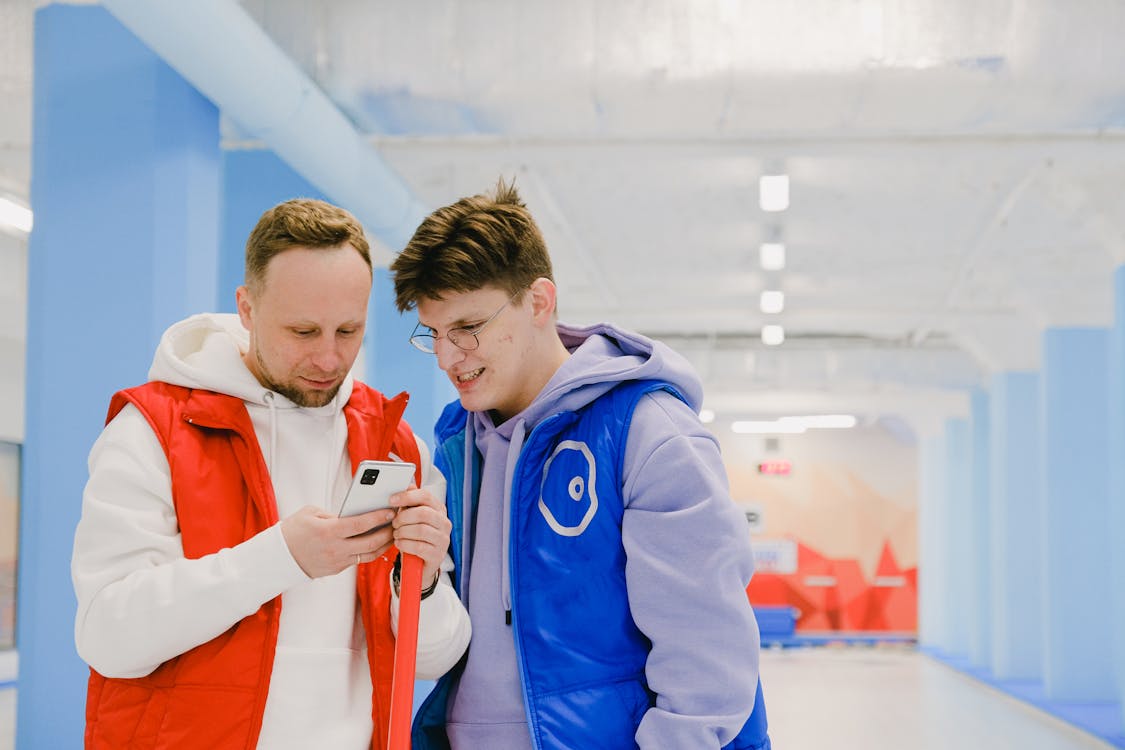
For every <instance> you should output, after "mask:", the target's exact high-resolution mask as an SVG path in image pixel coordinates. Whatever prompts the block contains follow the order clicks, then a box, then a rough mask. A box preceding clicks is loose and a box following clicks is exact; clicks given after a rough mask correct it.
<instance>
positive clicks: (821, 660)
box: [761, 646, 1112, 750]
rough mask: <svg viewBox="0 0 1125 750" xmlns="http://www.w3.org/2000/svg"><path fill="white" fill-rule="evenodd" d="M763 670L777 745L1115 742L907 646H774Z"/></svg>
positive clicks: (1034, 747) (787, 749)
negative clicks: (1083, 729)
mask: <svg viewBox="0 0 1125 750" xmlns="http://www.w3.org/2000/svg"><path fill="white" fill-rule="evenodd" d="M761 671H762V686H763V689H764V690H765V693H766V709H767V715H768V716H769V721H770V734H771V736H772V738H773V744H774V747H775V748H776V749H777V750H814V749H820V748H857V749H859V748H862V749H863V750H892V749H894V750H905V749H906V748H909V750H939V749H940V750H948V749H949V748H958V750H975V749H976V748H981V749H982V750H984V749H985V748H987V749H988V750H1006V749H1007V748H1020V750H1080V749H1086V748H1089V749H1091V750H1093V749H1094V748H1111V747H1112V745H1109V744H1108V743H1106V742H1103V741H1101V740H1099V739H1097V738H1095V737H1093V736H1092V735H1089V734H1086V733H1085V732H1082V731H1080V730H1078V729H1075V728H1073V727H1072V726H1070V725H1069V724H1065V723H1063V722H1061V721H1059V720H1057V719H1055V718H1054V717H1052V716H1050V715H1048V714H1046V713H1043V712H1042V711H1039V710H1038V709H1035V708H1033V707H1031V706H1029V705H1027V704H1025V703H1022V702H1021V701H1018V700H1016V699H1014V698H1012V697H1010V696H1008V695H1006V694H1004V693H1001V692H999V691H997V690H994V689H993V688H991V687H988V686H986V685H984V684H983V683H981V682H978V681H977V680H974V679H972V678H971V677H968V676H966V675H963V674H961V673H960V672H957V671H955V670H953V669H951V668H949V667H947V666H945V665H944V664H941V663H939V662H937V661H934V660H933V659H931V658H930V657H928V656H924V655H922V654H919V653H917V652H916V651H914V650H913V648H912V647H908V646H894V647H853V648H834V647H823V648H803V649H785V650H767V651H765V652H763V654H762V666H761Z"/></svg>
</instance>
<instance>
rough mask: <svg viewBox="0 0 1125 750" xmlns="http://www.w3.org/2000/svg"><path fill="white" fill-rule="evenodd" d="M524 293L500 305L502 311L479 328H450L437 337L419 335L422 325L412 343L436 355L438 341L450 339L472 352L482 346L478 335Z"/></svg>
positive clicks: (490, 317) (416, 330) (414, 334)
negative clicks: (435, 346) (435, 349)
mask: <svg viewBox="0 0 1125 750" xmlns="http://www.w3.org/2000/svg"><path fill="white" fill-rule="evenodd" d="M522 293H523V289H520V290H519V291H518V292H516V293H515V294H513V295H512V296H511V297H509V298H508V301H507V302H505V303H504V304H502V305H500V309H499V310H497V311H496V312H494V313H492V314H491V315H489V316H488V320H486V321H484V322H483V323H481V324H480V325H478V326H475V327H473V328H464V327H462V328H450V329H449V331H448V332H447V333H446V334H445V335H444V336H435V335H433V334H432V333H419V329H421V328H424V326H423V325H422V324H421V323H418V325H416V326H414V333H412V334H410V343H411V344H413V345H414V347H415V348H416V349H420V350H422V351H424V352H426V353H427V354H433V353H434V345H435V344H437V341H438V339H443V338H444V339H448V340H449V343H451V344H453V345H454V346H455V347H457V348H458V349H460V350H462V351H466V352H471V351H473V350H474V349H476V348H477V347H478V346H480V339H478V338H477V335H478V334H479V333H480V332H481V331H483V330H484V327H485V326H486V325H488V324H489V323H491V322H492V321H493V320H495V319H496V316H497V315H499V314H500V313H502V312H504V308H505V307H507V306H508V305H510V304H512V302H513V301H515V299H516V297H518V296H520V294H522Z"/></svg>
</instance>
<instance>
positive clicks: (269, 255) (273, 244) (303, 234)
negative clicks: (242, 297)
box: [246, 198, 371, 290]
mask: <svg viewBox="0 0 1125 750" xmlns="http://www.w3.org/2000/svg"><path fill="white" fill-rule="evenodd" d="M345 242H346V243H348V244H350V245H351V246H352V247H354V248H355V249H356V252H358V253H359V255H360V257H362V258H363V260H364V261H365V262H366V263H367V267H368V269H370V268H371V247H370V245H368V243H367V237H366V236H365V235H364V233H363V226H362V225H361V224H360V223H359V220H358V219H356V218H355V217H354V216H352V215H351V214H350V213H348V212H347V211H345V210H344V209H342V208H340V207H339V206H333V205H332V204H331V203H326V202H324V201H321V200H315V199H312V198H294V199H293V200H288V201H285V202H284V203H279V204H277V205H276V206H274V207H273V208H271V209H270V210H268V211H266V212H265V213H264V214H262V218H260V219H258V223H257V225H256V226H255V227H254V231H252V232H250V237H249V238H247V240H246V286H248V287H250V289H252V290H253V289H258V288H260V287H261V284H262V283H263V282H264V281H265V278H266V268H267V267H268V266H269V263H270V261H271V260H273V257H274V256H275V255H278V254H279V253H282V252H285V251H286V250H289V249H291V248H294V247H313V248H321V247H336V246H338V245H342V244H343V243H345Z"/></svg>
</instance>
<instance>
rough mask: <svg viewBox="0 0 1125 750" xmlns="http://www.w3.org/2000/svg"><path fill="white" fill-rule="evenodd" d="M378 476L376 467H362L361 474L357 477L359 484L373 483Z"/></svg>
mask: <svg viewBox="0 0 1125 750" xmlns="http://www.w3.org/2000/svg"><path fill="white" fill-rule="evenodd" d="M378 478H379V470H378V469H364V470H363V476H361V477H360V478H359V483H360V484H375V480H376V479H378Z"/></svg>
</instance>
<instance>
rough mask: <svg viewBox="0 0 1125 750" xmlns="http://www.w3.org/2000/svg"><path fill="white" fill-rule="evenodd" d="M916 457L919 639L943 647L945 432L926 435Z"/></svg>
mask: <svg viewBox="0 0 1125 750" xmlns="http://www.w3.org/2000/svg"><path fill="white" fill-rule="evenodd" d="M919 445H920V448H921V453H920V455H919V460H918V489H919V491H918V641H919V643H921V644H922V645H923V646H924V647H926V648H928V649H931V650H935V651H945V650H946V649H947V648H948V644H949V621H950V617H951V610H950V609H949V607H948V605H947V602H948V601H949V581H948V579H947V569H948V567H949V566H948V563H947V562H946V559H947V556H948V550H947V549H946V538H947V536H948V535H947V533H946V528H945V527H946V519H945V509H946V498H945V476H946V466H945V459H946V449H945V434H944V432H943V433H941V434H937V435H930V436H927V437H925V438H924V439H923V440H922V441H921V442H920V443H919Z"/></svg>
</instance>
